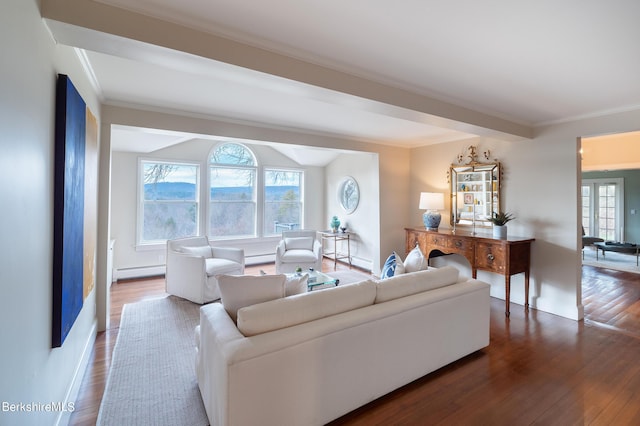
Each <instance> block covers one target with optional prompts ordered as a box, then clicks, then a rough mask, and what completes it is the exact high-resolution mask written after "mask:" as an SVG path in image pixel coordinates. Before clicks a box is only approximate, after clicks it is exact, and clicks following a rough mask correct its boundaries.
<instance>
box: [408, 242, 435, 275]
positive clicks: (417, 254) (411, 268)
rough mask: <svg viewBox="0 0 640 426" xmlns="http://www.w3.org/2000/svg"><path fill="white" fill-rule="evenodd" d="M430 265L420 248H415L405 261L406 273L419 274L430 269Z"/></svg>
mask: <svg viewBox="0 0 640 426" xmlns="http://www.w3.org/2000/svg"><path fill="white" fill-rule="evenodd" d="M428 265H429V263H428V262H427V259H426V258H425V257H424V254H422V250H420V247H418V246H415V247H414V248H413V250H411V251H410V252H409V254H408V255H407V257H406V258H405V259H404V272H405V273H406V272H418V271H423V270H425V269H429V266H428Z"/></svg>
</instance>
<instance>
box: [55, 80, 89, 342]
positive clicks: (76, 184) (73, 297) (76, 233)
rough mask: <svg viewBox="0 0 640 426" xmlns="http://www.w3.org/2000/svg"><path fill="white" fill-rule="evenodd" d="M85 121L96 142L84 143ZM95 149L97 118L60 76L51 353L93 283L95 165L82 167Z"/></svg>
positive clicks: (67, 328) (69, 325) (65, 332)
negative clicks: (86, 229)
mask: <svg viewBox="0 0 640 426" xmlns="http://www.w3.org/2000/svg"><path fill="white" fill-rule="evenodd" d="M92 119H93V122H92V121H91V120H92ZM88 120H89V130H90V132H91V134H93V133H95V137H90V138H87V121H88ZM87 139H89V141H90V145H89V149H87ZM94 145H96V146H97V125H96V124H95V118H93V115H92V114H91V113H90V112H89V111H88V109H87V107H86V104H85V102H84V100H83V99H82V97H81V96H80V94H79V93H78V91H77V90H76V88H75V87H74V86H73V83H72V82H71V80H70V79H69V77H68V76H66V75H64V74H59V75H58V82H57V88H56V121H55V165H54V206H53V216H54V217H53V298H52V299H53V300H52V302H53V306H52V307H53V309H52V313H53V321H52V339H51V342H52V347H60V346H62V344H63V343H64V341H65V339H66V337H67V335H68V334H69V332H70V331H71V328H72V326H73V324H74V322H75V320H76V318H77V317H78V314H79V313H80V310H81V309H82V305H83V303H84V298H85V297H86V294H87V293H88V291H90V289H91V288H93V283H94V279H95V275H94V267H93V264H94V263H95V237H92V235H88V236H89V237H90V238H88V239H87V238H86V237H87V235H85V234H86V232H85V226H86V225H87V223H88V222H90V223H89V225H90V226H91V227H90V229H89V230H88V231H89V234H93V235H95V232H96V231H95V222H96V217H95V210H92V208H91V207H92V206H91V205H92V204H95V193H96V190H97V183H96V179H89V180H88V181H89V183H90V187H89V188H87V187H86V186H85V183H86V182H87V175H89V176H91V175H92V176H95V173H96V170H95V169H94V168H95V167H96V165H95V164H93V160H91V161H89V162H88V163H89V165H90V168H91V169H94V170H92V171H91V170H87V169H86V167H85V166H86V163H87V158H86V154H87V152H88V153H89V154H90V158H91V159H93V158H94V156H95V157H96V158H97V149H95V148H94ZM88 172H89V173H88ZM87 194H89V195H91V194H93V195H92V196H89V197H87V200H88V202H89V206H85V197H86V195H87ZM86 207H90V209H89V211H90V212H91V214H92V215H93V218H90V220H87V218H86V217H85V214H86V213H85V208H86ZM91 222H92V223H91ZM91 237H92V238H91ZM85 240H87V241H85ZM87 251H89V254H88V255H87V253H86V252H87ZM85 265H86V266H85ZM87 268H90V271H89V274H86V273H85V272H86V271H85V270H86V269H87ZM85 275H87V276H89V275H90V276H89V277H87V276H85Z"/></svg>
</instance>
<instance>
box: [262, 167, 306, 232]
mask: <svg viewBox="0 0 640 426" xmlns="http://www.w3.org/2000/svg"><path fill="white" fill-rule="evenodd" d="M302 178H303V173H302V172H301V171H293V170H276V169H265V172H264V235H276V234H280V233H281V232H282V231H283V230H288V229H299V228H300V225H301V224H302Z"/></svg>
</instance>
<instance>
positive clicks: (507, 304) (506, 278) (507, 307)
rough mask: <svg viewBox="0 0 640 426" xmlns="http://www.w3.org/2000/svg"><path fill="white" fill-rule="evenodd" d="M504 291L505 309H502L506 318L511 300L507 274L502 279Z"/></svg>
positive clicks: (509, 277)
mask: <svg viewBox="0 0 640 426" xmlns="http://www.w3.org/2000/svg"><path fill="white" fill-rule="evenodd" d="M504 290H505V296H504V303H505V309H504V314H505V315H506V316H509V314H510V312H509V300H510V299H511V276H510V275H509V274H507V275H506V276H505V278H504Z"/></svg>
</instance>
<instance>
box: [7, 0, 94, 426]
mask: <svg viewBox="0 0 640 426" xmlns="http://www.w3.org/2000/svg"><path fill="white" fill-rule="evenodd" d="M1 9H2V11H1V12H0V57H2V67H0V82H1V83H0V129H2V132H0V147H1V148H2V154H1V155H0V182H1V183H0V200H2V208H0V236H1V240H2V244H1V245H0V341H1V342H2V349H1V350H0V377H1V378H2V379H1V380H0V404H2V403H5V402H6V403H8V404H18V403H25V404H26V403H41V404H47V403H52V402H64V401H65V400H66V398H67V397H69V398H70V400H71V401H73V400H74V398H75V397H74V395H70V396H69V395H68V394H69V393H70V392H72V389H71V386H72V383H73V379H74V378H76V379H77V382H76V383H79V382H80V381H81V380H82V374H83V372H84V371H83V368H82V361H83V354H84V355H88V353H87V352H85V350H88V351H90V350H91V349H92V346H91V344H92V343H93V338H94V336H95V326H96V311H95V291H94V292H92V293H91V294H90V295H89V296H88V297H87V299H86V300H85V303H84V307H83V309H82V311H81V312H80V315H79V316H78V318H77V319H76V321H75V324H74V326H73V328H72V329H71V331H70V333H69V335H68V337H67V339H66V341H65V342H64V345H63V346H62V347H61V348H56V349H51V311H52V308H51V305H52V278H51V277H52V247H53V242H52V239H53V228H52V226H53V167H54V115H55V86H56V78H57V73H64V74H67V75H69V76H70V78H71V80H72V81H73V83H74V85H75V86H76V88H77V89H78V91H79V92H80V94H81V95H82V97H83V98H84V100H85V101H86V102H87V105H88V106H89V108H90V109H91V110H92V112H93V113H94V115H96V117H98V119H99V117H100V106H99V104H98V101H97V99H96V97H95V94H94V93H93V91H92V89H91V87H90V86H89V84H88V81H87V79H86V78H85V76H84V73H83V71H82V68H81V66H80V63H79V61H78V59H77V57H76V55H75V53H74V51H73V50H71V49H69V48H66V47H63V46H56V45H55V44H54V42H53V40H52V39H51V37H50V36H49V34H48V32H47V30H46V29H45V27H44V25H43V22H42V20H41V18H40V13H39V11H38V4H37V2H36V1H34V0H3V2H2V6H1ZM87 345H89V346H87ZM85 360H86V359H85ZM78 370H80V371H79V372H78ZM76 374H78V375H77V376H76ZM0 408H1V407H0ZM59 416H60V413H59V412H47V411H36V412H24V411H22V412H5V411H2V410H0V424H2V425H3V426H5V425H20V426H23V425H50V424H55V422H56V421H57V420H58V418H59Z"/></svg>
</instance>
